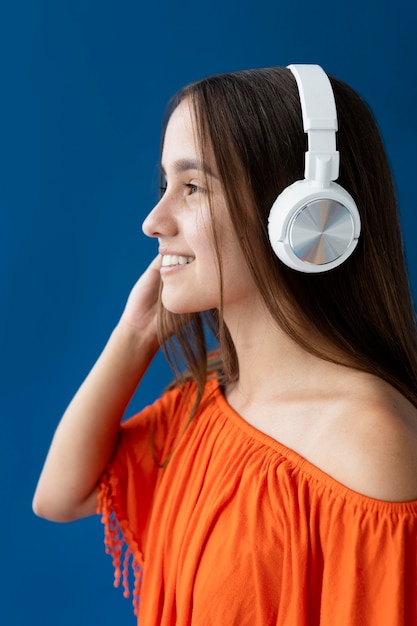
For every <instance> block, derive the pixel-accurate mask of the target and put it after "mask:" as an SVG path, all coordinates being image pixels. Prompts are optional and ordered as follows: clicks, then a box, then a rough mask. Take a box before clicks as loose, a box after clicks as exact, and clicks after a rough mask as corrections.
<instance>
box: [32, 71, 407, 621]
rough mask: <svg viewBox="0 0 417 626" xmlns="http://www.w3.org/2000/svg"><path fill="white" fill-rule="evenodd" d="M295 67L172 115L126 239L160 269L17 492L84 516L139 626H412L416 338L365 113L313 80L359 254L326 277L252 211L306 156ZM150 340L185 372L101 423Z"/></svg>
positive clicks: (388, 187)
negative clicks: (329, 109) (36, 476)
mask: <svg viewBox="0 0 417 626" xmlns="http://www.w3.org/2000/svg"><path fill="white" fill-rule="evenodd" d="M296 70H297V68H295V69H294V68H292V69H288V68H269V69H262V70H249V71H243V72H237V73H233V74H225V75H220V76H214V77H210V78H207V79H204V80H202V81H199V82H198V83H195V84H192V85H190V86H188V87H186V88H185V89H183V90H182V91H181V92H180V93H179V94H177V96H176V97H175V99H174V100H173V101H172V102H171V103H170V106H169V109H168V115H167V120H166V124H165V128H164V134H163V142H162V156H161V166H162V175H163V186H162V194H161V199H160V202H159V203H158V204H157V205H156V207H155V208H154V209H153V210H152V211H151V213H150V214H149V215H148V217H147V218H146V220H145V222H144V225H143V230H144V232H145V234H146V235H148V236H150V237H154V238H155V239H156V240H157V241H158V245H159V248H158V256H157V257H156V259H155V260H154V261H153V262H152V263H151V264H150V266H149V267H148V268H147V270H146V271H145V272H144V274H143V275H142V276H141V278H140V279H139V281H138V283H137V284H136V285H135V287H134V288H133V290H132V292H131V294H130V297H129V299H128V301H127V304H126V308H125V310H124V312H123V314H122V316H121V319H120V321H119V323H118V324H117V326H116V328H115V329H114V332H113V333H112V335H111V337H110V339H109V342H108V344H107V345H106V347H105V349H104V351H103V353H102V355H101V356H100V358H99V360H98V362H97V363H96V365H95V366H94V368H93V369H92V371H91V373H90V374H89V376H88V377H87V379H86V380H85V382H84V383H83V385H82V386H81V388H80V389H79V391H78V392H77V394H76V395H75V397H74V399H73V401H72V402H71V404H70V406H69V407H68V409H67V411H66V413H65V414H64V416H63V418H62V420H61V422H60V424H59V427H58V429H57V432H56V434H55V437H54V440H53V442H52V445H51V449H50V452H49V454H48V457H47V460H46V462H45V467H44V469H43V472H42V475H41V477H40V480H39V484H38V487H37V491H36V494H35V498H34V510H35V512H36V513H37V514H38V515H41V516H43V517H46V518H48V519H52V520H56V521H69V520H73V519H77V518H80V517H83V516H86V515H91V514H93V513H94V512H95V511H96V510H99V511H100V512H101V514H102V516H103V521H104V523H105V528H106V534H105V540H106V545H107V549H108V550H109V551H110V552H111V553H112V555H113V560H114V564H115V568H116V582H117V583H118V582H119V580H120V577H121V576H122V577H123V584H124V585H125V587H126V593H127V587H128V580H127V578H128V573H127V570H128V562H129V560H130V561H131V564H132V567H133V570H134V574H135V583H134V587H135V589H134V598H135V610H136V613H137V614H138V616H140V624H141V626H157V625H158V626H167V625H171V624H172V625H174V624H177V625H178V626H185V625H186V624H192V625H193V626H210V625H216V626H218V625H219V624H221V625H227V626H230V625H236V626H246V625H247V626H253V625H254V624H259V625H262V626H264V625H269V624H271V625H272V624H273V625H276V626H301V625H309V626H316V625H320V626H335V625H336V624H337V626H353V625H356V624H367V626H374V625H375V626H385V625H386V626H401V625H404V626H405V625H411V624H415V623H417V595H416V590H417V408H416V407H417V392H416V390H417V357H416V355H417V339H416V337H417V335H416V327H415V318H414V312H413V308H412V300H411V296H410V291H409V286H408V282H407V276H406V270H405V265H404V259H403V251H402V242H401V235H400V230H399V223H398V216H397V209H396V201H395V196H394V190H393V184H392V179H391V174H390V170H389V166H388V164H387V159H386V156H385V152H384V149H383V146H382V142H381V139H380V136H379V133H378V131H377V128H376V126H375V123H374V121H373V118H372V116H371V114H370V112H369V110H368V108H367V107H366V105H365V104H364V103H363V101H362V100H361V99H360V98H359V96H358V95H357V94H356V93H355V92H354V91H353V90H352V89H351V88H349V87H348V86H347V85H346V84H344V83H342V82H341V81H339V80H336V79H334V78H332V79H331V81H330V82H331V85H332V88H333V92H334V98H335V102H336V108H337V116H338V123H339V131H338V134H337V144H338V151H339V153H340V174H339V172H337V174H338V183H339V184H340V185H342V186H343V188H344V189H345V190H347V192H348V194H349V197H351V198H352V202H353V201H354V202H355V203H356V205H357V207H358V210H359V216H358V217H355V216H354V219H353V218H352V217H351V215H350V214H349V215H348V217H347V218H346V219H347V222H348V223H349V224H350V222H351V221H352V219H353V221H355V220H359V219H360V226H359V222H357V224H356V226H355V228H356V227H357V228H356V230H355V233H356V234H355V235H354V238H357V237H358V234H359V228H360V235H359V237H358V242H357V245H356V239H355V241H354V242H353V244H352V250H350V251H349V254H347V258H346V259H345V258H343V259H342V257H343V255H342V254H339V253H337V254H336V261H335V262H334V263H333V262H331V263H330V269H328V268H327V267H320V265H325V263H326V261H320V260H319V261H317V259H316V260H314V261H311V262H310V260H307V261H306V258H307V257H303V256H302V255H301V254H300V256H299V258H298V257H297V258H296V259H295V260H296V261H297V263H298V261H300V264H301V265H303V264H306V265H308V266H309V267H307V269H306V271H303V269H302V268H301V271H298V269H294V268H293V267H288V266H287V265H286V263H284V262H283V261H282V260H281V259H280V258H278V257H277V255H276V254H275V252H274V249H273V246H272V245H271V243H270V239H269V235H270V233H269V232H268V219H270V221H271V219H272V218H269V214H270V210H271V207H272V205H273V204H274V202H275V199H276V198H277V196H278V195H279V194H281V193H282V192H283V190H284V189H285V188H287V187H288V186H289V185H291V184H292V183H294V181H297V180H301V179H303V172H304V166H305V165H306V163H305V160H306V158H307V157H306V156H305V151H306V136H305V133H304V129H303V118H302V108H301V105H300V96H301V103H302V106H303V107H304V106H305V104H306V103H305V102H304V101H303V97H304V96H305V95H306V94H304V95H303V93H302V87H301V88H300V85H299V84H298V82H296V78H297V71H296ZM304 71H305V72H307V74H306V75H307V76H308V70H304ZM313 76H314V75H313ZM298 78H299V76H298ZM326 80H327V79H326ZM297 81H298V79H297ZM312 84H313V87H311V86H310V87H308V89H313V91H314V84H315V82H314V81H312ZM300 89H301V90H300ZM306 97H307V96H306ZM318 100H320V93H319V94H318ZM307 104H308V103H307ZM303 113H304V109H303ZM304 117H305V115H304ZM319 117H320V111H319ZM304 121H305V120H304ZM313 126H314V123H313ZM313 130H314V129H313ZM326 133H327V131H326ZM332 134H333V136H334V135H335V133H334V131H332V132H331V133H330V134H329V136H331V135H332ZM320 136H321V135H320ZM326 136H327V135H326ZM309 138H310V135H309ZM311 140H312V141H313V139H311ZM311 154H312V153H311ZM311 154H310V157H311V158H315V156H314V154H313V155H312V156H311ZM310 157H309V158H310ZM320 159H321V157H320V155H319V161H317V163H318V165H316V166H315V167H316V174H317V172H318V174H317V177H318V179H320V177H323V176H324V175H323V171H327V170H326V168H327V163H328V159H327V157H326V158H323V159H321V160H320ZM331 159H336V161H334V163H336V162H337V163H338V154H337V153H336V152H334V153H332V156H331ZM332 162H333V161H332ZM306 166H307V165H306ZM320 168H321V169H320ZM323 168H324V169H323ZM336 169H338V167H337V168H336ZM329 177H330V179H331V180H334V177H335V176H334V173H333V176H332V175H331V174H329V176H328V178H329ZM320 180H321V179H320ZM319 182H320V181H319ZM319 186H320V185H319ZM330 186H331V184H330ZM326 206H327V205H326ZM336 209H337V210H339V209H340V207H336ZM336 209H335V210H336ZM321 210H322V209H320V211H321ZM326 210H327V209H326ZM320 215H321V214H320ZM297 216H298V213H297ZM345 217H346V216H345ZM349 220H350V221H349ZM324 231H325V227H323V233H322V234H321V235H320V236H319V240H320V242H321V243H320V245H322V244H323V241H324V239H325V234H326V233H325V232H324ZM338 233H339V231H338ZM339 234H340V233H339ZM339 234H337V237H339ZM295 240H296V237H295V236H294V237H293V239H292V240H291V241H292V243H293V244H294V249H295V248H296V247H297V245H298V244H297V241H298V240H297V241H295ZM294 241H295V243H294ZM323 245H324V244H323ZM349 245H350V244H349ZM355 246H356V247H355ZM316 248H317V247H316ZM353 248H355V249H353ZM317 249H318V248H317ZM317 249H316V252H315V253H314V254H316V253H317ZM291 254H292V253H291ZM314 254H313V256H314ZM317 254H318V253H317ZM317 254H316V257H317ZM320 254H321V253H320ZM317 258H318V257H317ZM340 259H342V260H343V262H340V263H339V261H340ZM322 269H325V270H326V271H320V270H322ZM327 270H328V271H327ZM208 328H210V329H212V330H213V331H214V334H215V336H216V337H217V338H218V342H219V348H218V350H217V351H216V352H215V353H214V354H211V355H209V356H208V355H207V348H206V341H205V337H206V331H207V329H208ZM160 345H162V346H163V347H164V348H165V350H166V354H167V356H168V358H169V359H170V361H171V362H172V363H173V364H174V366H175V365H176V364H178V363H183V364H185V365H186V371H185V372H183V373H182V374H181V373H178V375H177V378H176V382H175V383H174V384H173V385H172V387H171V388H170V389H169V390H167V391H166V393H164V394H163V396H162V397H161V398H160V399H158V400H157V401H156V402H155V404H154V405H153V406H149V407H147V408H145V409H144V410H143V411H142V412H141V413H140V414H139V415H137V416H135V417H133V418H131V419H130V420H128V421H125V422H123V424H122V425H120V421H121V418H122V416H123V414H124V411H125V408H126V406H127V404H128V402H129V400H130V398H131V396H132V394H133V392H134V390H135V389H136V387H137V385H138V384H139V382H140V380H141V378H142V376H143V374H144V372H145V371H146V369H147V367H148V365H149V363H150V361H151V360H152V358H153V356H154V355H155V353H156V351H157V350H158V347H159V346H160ZM179 352H180V355H178V353H179ZM181 354H182V355H183V356H182V357H181Z"/></svg>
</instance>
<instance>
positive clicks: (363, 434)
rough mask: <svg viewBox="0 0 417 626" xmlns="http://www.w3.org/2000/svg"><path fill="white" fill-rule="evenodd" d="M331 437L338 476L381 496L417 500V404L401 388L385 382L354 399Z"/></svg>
mask: <svg viewBox="0 0 417 626" xmlns="http://www.w3.org/2000/svg"><path fill="white" fill-rule="evenodd" d="M352 408H353V409H354V410H353V411H352ZM333 436H334V437H335V442H334V443H336V446H335V447H334V448H333V449H334V450H335V451H337V455H336V454H331V457H332V460H331V462H330V463H331V465H333V467H332V471H331V472H330V473H331V474H332V475H333V476H334V477H335V478H337V480H339V481H340V482H342V483H343V484H345V485H346V486H348V487H349V488H351V489H354V490H355V491H358V492H359V493H362V494H364V495H367V496H370V497H372V498H377V499H379V500H386V501H391V502H406V501H412V500H416V499H417V409H416V408H415V407H414V406H413V405H412V404H411V403H410V402H409V401H408V400H407V399H406V398H404V397H403V396H402V395H401V394H400V393H399V392H397V391H396V390H395V389H392V388H391V387H390V386H388V385H385V384H384V383H382V384H381V385H379V386H378V388H377V389H376V390H374V391H373V392H371V393H369V394H365V395H364V397H362V398H361V399H360V401H354V402H353V403H352V405H351V406H350V411H349V414H346V415H341V417H340V419H338V420H337V422H336V423H335V430H334V431H333Z"/></svg>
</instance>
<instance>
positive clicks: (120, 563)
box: [97, 473, 142, 617]
mask: <svg viewBox="0 0 417 626" xmlns="http://www.w3.org/2000/svg"><path fill="white" fill-rule="evenodd" d="M115 482H117V478H116V477H115V476H114V475H112V474H111V473H110V474H107V475H105V476H104V477H103V479H102V482H101V484H100V485H99V487H98V506H97V513H98V514H101V522H102V523H103V524H104V546H105V550H106V554H109V555H110V556H111V558H112V563H113V567H114V586H115V587H120V583H121V584H122V587H123V596H124V597H125V598H129V597H130V595H131V592H130V584H129V575H130V573H132V574H133V579H134V583H133V593H132V604H133V611H134V614H135V615H136V617H137V616H138V615H139V601H140V589H141V585H142V567H141V566H140V564H139V563H138V562H137V560H136V559H135V555H134V553H133V552H132V550H131V548H130V546H129V544H128V541H127V539H126V536H125V532H124V530H123V527H125V526H126V521H123V520H120V519H119V518H118V515H117V513H116V509H117V507H116V506H115V502H114V500H115V498H116V493H115V492H116V489H115ZM129 565H130V568H129Z"/></svg>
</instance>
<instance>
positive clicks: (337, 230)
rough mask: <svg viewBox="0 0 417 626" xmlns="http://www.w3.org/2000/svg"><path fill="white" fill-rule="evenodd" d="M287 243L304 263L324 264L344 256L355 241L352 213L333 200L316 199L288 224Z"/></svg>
mask: <svg viewBox="0 0 417 626" xmlns="http://www.w3.org/2000/svg"><path fill="white" fill-rule="evenodd" d="M288 235H289V236H288V240H289V243H290V246H291V248H292V250H293V252H294V254H295V255H296V256H297V257H298V258H299V259H300V260H301V261H303V262H304V263H312V264H314V265H325V264H326V263H331V262H333V261H335V260H336V259H338V258H339V257H341V256H342V254H343V253H344V252H345V251H346V248H347V242H349V243H348V245H350V243H351V242H352V240H353V238H354V223H353V219H352V215H351V213H350V211H349V210H348V209H347V208H346V207H345V206H344V205H343V204H341V203H340V202H337V201H336V200H332V199H327V198H326V199H317V200H313V201H312V202H309V203H308V204H306V205H305V206H304V207H302V208H301V209H300V210H299V211H298V212H297V213H296V214H295V215H294V217H293V219H292V221H291V224H290V225H289V233H288Z"/></svg>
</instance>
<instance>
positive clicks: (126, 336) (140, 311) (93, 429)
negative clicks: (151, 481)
mask: <svg viewBox="0 0 417 626" xmlns="http://www.w3.org/2000/svg"><path fill="white" fill-rule="evenodd" d="M159 267H160V258H159V257H157V258H156V259H155V260H154V261H153V262H152V263H151V265H150V266H149V267H148V269H147V270H146V271H145V273H144V274H143V275H142V276H141V278H140V279H139V281H138V282H137V283H136V285H135V286H134V288H133V289H132V292H131V294H130V296H129V299H128V301H127V304H126V308H125V310H124V312H123V315H122V317H121V319H120V321H119V323H118V325H117V326H116V328H115V329H114V331H113V333H112V335H111V337H110V339H109V341H108V343H107V345H106V347H105V348H104V350H103V352H102V354H101V355H100V357H99V359H98V361H97V362H96V364H95V365H94V367H93V369H92V370H91V372H90V373H89V375H88V376H87V378H86V379H85V381H84V382H83V384H82V385H81V387H80V389H79V390H78V392H77V393H76V395H75V396H74V398H73V400H72V401H71V403H70V405H69V406H68V408H67V410H66V411H65V413H64V415H63V417H62V419H61V422H60V424H59V426H58V428H57V430H56V433H55V435H54V438H53V440H52V444H51V447H50V450H49V452H48V455H47V458H46V461H45V464H44V467H43V470H42V473H41V476H40V478H39V482H38V485H37V488H36V491H35V496H34V499H33V510H34V512H35V513H36V514H37V515H39V516H41V517H45V518H47V519H51V520H54V521H70V520H74V519H78V518H80V517H85V516H87V515H91V514H93V513H94V512H95V510H96V491H95V488H96V485H97V481H98V479H99V478H100V476H101V474H102V472H103V470H104V469H105V467H106V465H107V463H108V461H109V460H110V458H111V455H112V453H113V450H114V446H115V443H116V439H117V435H118V431H119V425H120V420H121V418H122V416H123V413H124V411H125V409H126V406H127V404H128V403H129V400H130V399H131V397H132V395H133V393H134V391H135V389H136V387H137V385H138V384H139V382H140V380H141V378H142V376H143V375H144V373H145V371H146V369H147V367H148V365H149V363H150V362H151V360H152V358H153V357H154V355H155V353H156V351H157V349H158V340H157V330H156V308H157V299H158V290H159V283H160V276H159Z"/></svg>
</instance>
